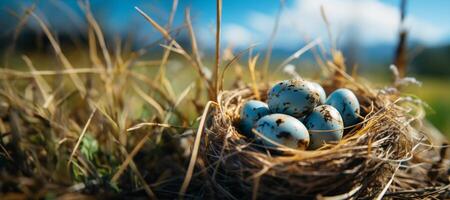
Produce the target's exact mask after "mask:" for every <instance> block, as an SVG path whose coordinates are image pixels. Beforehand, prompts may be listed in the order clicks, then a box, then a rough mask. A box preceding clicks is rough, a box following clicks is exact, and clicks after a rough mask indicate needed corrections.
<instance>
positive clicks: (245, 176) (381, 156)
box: [200, 80, 450, 199]
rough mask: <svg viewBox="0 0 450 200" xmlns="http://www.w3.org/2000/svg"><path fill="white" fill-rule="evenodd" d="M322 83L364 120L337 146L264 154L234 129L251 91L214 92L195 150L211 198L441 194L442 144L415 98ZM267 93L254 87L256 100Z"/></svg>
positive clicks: (445, 184)
mask: <svg viewBox="0 0 450 200" xmlns="http://www.w3.org/2000/svg"><path fill="white" fill-rule="evenodd" d="M322 85H323V86H325V88H326V90H327V91H328V92H330V91H332V90H334V89H336V87H337V86H339V87H346V88H349V89H351V90H353V91H354V92H355V94H356V95H357V96H358V99H359V101H360V102H361V105H362V110H363V111H364V112H365V114H364V117H365V119H364V121H363V122H361V123H359V124H358V125H357V126H355V127H348V128H346V130H345V133H344V138H343V139H342V140H341V141H340V142H339V143H338V144H330V145H327V146H324V147H323V148H321V149H319V150H315V151H300V150H286V149H284V150H279V151H277V152H274V151H269V150H267V149H265V148H263V147H262V146H261V145H258V144H256V143H254V142H252V141H251V140H250V139H248V138H246V137H245V136H243V135H241V134H240V133H239V132H238V130H237V129H236V128H235V127H236V126H234V124H235V123H236V122H237V121H238V119H239V110H240V107H241V106H242V105H243V103H244V102H245V101H246V100H249V99H255V98H256V97H255V92H254V91H256V90H255V88H251V87H248V88H243V89H236V90H231V91H224V92H222V93H221V94H220V95H219V100H218V104H219V105H218V106H217V107H216V108H215V109H214V110H213V111H212V112H210V114H209V116H208V117H209V118H208V121H207V123H206V128H205V133H204V137H203V138H202V143H201V147H200V152H201V158H202V161H203V162H204V163H205V166H207V169H208V170H207V171H208V173H207V174H208V180H209V181H210V183H211V185H212V186H213V187H214V188H215V190H214V191H216V195H217V197H219V198H226V199H233V198H254V199H256V198H258V197H259V198H262V197H264V198H271V197H273V198H280V197H285V198H298V197H301V198H325V197H334V198H335V199H347V198H350V197H352V198H357V199H375V198H381V197H390V198H425V197H427V198H446V197H447V198H448V197H449V195H450V192H449V187H450V185H449V178H448V166H449V165H448V160H446V158H445V150H446V147H445V144H444V146H436V145H442V144H436V142H434V141H433V138H432V137H433V136H432V135H431V134H429V133H428V132H427V130H426V128H425V127H424V126H423V123H421V122H423V119H422V117H423V109H422V106H421V102H420V100H417V99H412V98H410V97H405V96H402V95H401V93H399V92H398V91H397V90H396V88H394V87H393V88H386V89H384V90H375V89H373V88H370V87H367V86H365V85H363V84H359V83H356V82H355V81H343V82H342V81H341V82H339V84H336V81H335V80H334V81H332V82H327V83H322ZM267 89H268V87H267V86H261V87H259V88H258V91H259V92H260V93H261V94H262V95H261V97H264V96H267V95H265V94H267ZM328 92H327V93H328ZM262 100H263V101H264V100H265V99H262ZM441 142H442V141H441ZM433 145H434V146H433ZM439 151H440V152H441V153H439Z"/></svg>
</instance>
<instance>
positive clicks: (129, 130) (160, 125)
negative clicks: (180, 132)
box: [127, 122, 190, 132]
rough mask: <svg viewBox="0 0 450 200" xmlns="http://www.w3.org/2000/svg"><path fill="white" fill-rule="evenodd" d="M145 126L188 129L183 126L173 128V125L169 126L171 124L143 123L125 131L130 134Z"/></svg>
mask: <svg viewBox="0 0 450 200" xmlns="http://www.w3.org/2000/svg"><path fill="white" fill-rule="evenodd" d="M145 126H150V127H154V126H157V127H163V128H179V129H188V128H190V127H184V126H175V125H171V124H161V123H152V122H144V123H139V124H136V125H134V126H133V127H131V128H128V129H127V132H131V131H134V130H137V129H140V128H143V127H145Z"/></svg>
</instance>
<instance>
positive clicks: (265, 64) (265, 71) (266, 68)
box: [262, 0, 284, 78]
mask: <svg viewBox="0 0 450 200" xmlns="http://www.w3.org/2000/svg"><path fill="white" fill-rule="evenodd" d="M283 7H284V0H280V8H279V9H278V12H277V15H276V17H275V24H274V26H273V29H272V33H271V34H270V39H269V43H268V44H267V50H266V54H265V55H264V62H263V69H262V73H263V78H264V77H267V76H268V75H269V74H268V73H269V65H270V57H271V56H272V49H273V42H274V41H275V36H276V35H277V30H278V27H279V25H280V18H281V14H282V11H283Z"/></svg>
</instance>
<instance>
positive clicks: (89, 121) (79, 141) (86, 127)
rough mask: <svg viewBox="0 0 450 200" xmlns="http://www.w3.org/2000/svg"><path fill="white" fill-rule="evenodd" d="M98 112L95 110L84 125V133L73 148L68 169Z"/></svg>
mask: <svg viewBox="0 0 450 200" xmlns="http://www.w3.org/2000/svg"><path fill="white" fill-rule="evenodd" d="M96 111H97V109H96V108H95V109H94V110H93V111H92V113H91V115H90V116H89V119H88V120H87V122H86V124H85V125H84V128H83V131H82V132H81V134H80V137H78V140H77V143H76V144H75V147H73V150H72V153H71V154H70V157H69V160H68V161H67V167H69V166H70V163H72V159H73V156H75V153H76V152H77V149H78V147H79V146H80V144H81V141H82V140H83V137H84V135H85V134H86V132H87V129H88V127H89V124H91V121H92V118H94V115H95V112H96Z"/></svg>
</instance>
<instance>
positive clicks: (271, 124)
mask: <svg viewBox="0 0 450 200" xmlns="http://www.w3.org/2000/svg"><path fill="white" fill-rule="evenodd" d="M256 130H257V131H258V132H259V133H261V134H262V135H263V136H264V137H266V138H268V139H265V138H262V142H263V144H264V145H266V146H268V147H276V144H274V142H275V143H278V144H281V145H284V146H287V147H291V148H296V149H306V148H307V147H308V144H309V134H308V130H307V129H306V127H305V126H304V125H303V123H302V122H300V121H299V120H297V119H296V118H294V117H292V116H289V115H285V114H270V115H266V116H264V117H262V118H261V119H259V120H258V122H257V123H256Z"/></svg>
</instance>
